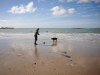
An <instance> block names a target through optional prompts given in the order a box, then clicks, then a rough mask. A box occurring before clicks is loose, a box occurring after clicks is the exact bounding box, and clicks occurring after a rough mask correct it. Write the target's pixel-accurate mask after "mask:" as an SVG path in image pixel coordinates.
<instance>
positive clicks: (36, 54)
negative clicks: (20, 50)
mask: <svg viewBox="0 0 100 75" xmlns="http://www.w3.org/2000/svg"><path fill="white" fill-rule="evenodd" d="M34 48H35V51H34V54H35V56H36V58H37V59H39V54H38V50H37V47H36V45H34Z"/></svg>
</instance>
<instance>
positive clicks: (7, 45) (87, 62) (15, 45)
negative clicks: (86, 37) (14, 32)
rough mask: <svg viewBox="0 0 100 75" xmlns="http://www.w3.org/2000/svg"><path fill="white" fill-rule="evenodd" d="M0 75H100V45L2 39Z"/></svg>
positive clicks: (74, 41)
mask: <svg viewBox="0 0 100 75" xmlns="http://www.w3.org/2000/svg"><path fill="white" fill-rule="evenodd" d="M43 41H44V42H45V44H43ZM0 75H100V42H93V41H77V40H61V39H60V40H58V41H57V43H56V42H55V43H53V41H52V40H51V39H50V40H38V45H37V46H35V45H34V40H32V39H27V40H25V39H16V40H15V39H0Z"/></svg>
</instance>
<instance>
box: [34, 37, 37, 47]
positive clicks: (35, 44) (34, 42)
mask: <svg viewBox="0 0 100 75" xmlns="http://www.w3.org/2000/svg"><path fill="white" fill-rule="evenodd" d="M36 41H37V36H35V42H34V44H35V45H37V43H36Z"/></svg>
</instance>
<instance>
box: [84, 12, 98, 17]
mask: <svg viewBox="0 0 100 75" xmlns="http://www.w3.org/2000/svg"><path fill="white" fill-rule="evenodd" d="M98 16H100V14H99V13H95V14H88V15H83V16H82V17H98Z"/></svg>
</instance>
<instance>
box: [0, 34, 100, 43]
mask: <svg viewBox="0 0 100 75" xmlns="http://www.w3.org/2000/svg"><path fill="white" fill-rule="evenodd" d="M52 37H57V38H58V39H60V40H77V41H91V42H100V34H98V33H40V35H39V36H38V39H40V40H43V39H44V40H46V39H47V40H48V39H51V38H52ZM0 39H34V33H2V32H1V33H0Z"/></svg>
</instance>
